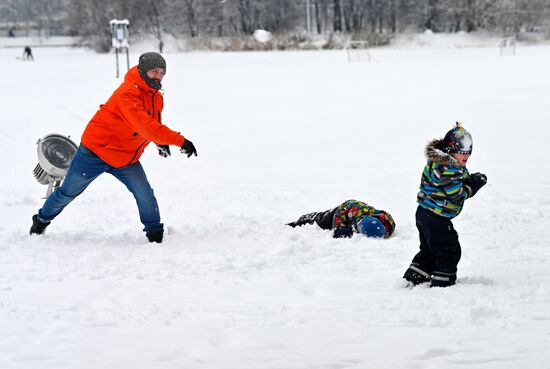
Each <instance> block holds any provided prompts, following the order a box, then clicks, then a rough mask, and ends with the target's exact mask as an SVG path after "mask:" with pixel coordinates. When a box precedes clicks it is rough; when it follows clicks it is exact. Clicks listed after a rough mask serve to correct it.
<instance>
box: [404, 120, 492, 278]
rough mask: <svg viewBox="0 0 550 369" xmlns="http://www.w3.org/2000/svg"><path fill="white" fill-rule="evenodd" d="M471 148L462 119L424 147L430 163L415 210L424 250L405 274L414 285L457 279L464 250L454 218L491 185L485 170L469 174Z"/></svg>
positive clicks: (424, 172)
mask: <svg viewBox="0 0 550 369" xmlns="http://www.w3.org/2000/svg"><path fill="white" fill-rule="evenodd" d="M472 146H473V142H472V136H471V135H470V133H469V132H468V131H466V130H465V129H464V128H463V127H462V126H461V125H460V123H457V124H456V126H455V127H454V128H453V129H451V130H450V131H449V132H447V134H446V135H445V137H444V138H443V139H436V140H432V141H431V142H429V143H428V145H427V146H426V149H425V154H426V158H427V159H428V163H427V164H426V166H425V167H424V170H423V172H422V179H421V183H420V192H419V193H418V197H417V202H418V208H417V210H416V227H417V228H418V233H419V235H420V251H419V252H418V253H417V254H416V256H415V257H414V258H413V260H412V262H411V265H410V266H409V268H408V269H407V271H406V272H405V275H404V276H403V278H405V279H406V280H407V281H408V282H409V283H411V284H412V285H418V284H420V283H425V282H430V284H431V286H432V287H448V286H452V285H453V284H455V282H456V272H457V265H458V262H459V261H460V256H461V249H460V243H459V242H458V234H457V232H456V231H455V229H454V227H453V223H452V222H451V219H453V218H454V217H456V216H457V215H458V214H460V212H461V211H462V207H463V206H464V201H465V200H466V199H469V198H471V197H472V196H474V195H475V194H476V193H477V191H479V189H480V188H481V187H483V186H484V185H485V184H486V183H487V177H486V176H485V175H484V174H481V173H474V174H469V172H468V169H466V162H467V161H468V159H469V158H470V155H471V154H472Z"/></svg>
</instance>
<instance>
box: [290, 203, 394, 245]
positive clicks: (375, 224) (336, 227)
mask: <svg viewBox="0 0 550 369" xmlns="http://www.w3.org/2000/svg"><path fill="white" fill-rule="evenodd" d="M314 223H316V224H317V225H318V226H319V227H321V228H322V229H327V230H333V234H332V237H334V238H347V237H351V236H353V234H354V233H361V234H364V235H365V236H367V237H380V238H388V237H390V236H391V235H392V234H393V231H394V230H395V222H394V220H393V218H392V217H391V215H390V214H389V213H387V212H385V211H384V210H377V209H375V208H373V207H372V206H369V205H367V204H366V203H364V202H362V201H358V200H347V201H345V202H343V203H342V204H340V205H338V206H337V207H335V208H334V209H330V210H326V211H321V212H314V213H309V214H304V215H302V216H301V217H299V218H298V220H296V221H294V222H290V223H288V224H287V225H289V226H291V227H292V228H294V227H301V226H303V225H305V224H314Z"/></svg>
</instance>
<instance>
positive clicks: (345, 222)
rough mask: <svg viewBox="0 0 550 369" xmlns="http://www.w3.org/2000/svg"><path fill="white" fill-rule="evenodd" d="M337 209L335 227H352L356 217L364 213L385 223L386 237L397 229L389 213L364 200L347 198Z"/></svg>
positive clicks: (334, 219) (334, 218) (334, 220)
mask: <svg viewBox="0 0 550 369" xmlns="http://www.w3.org/2000/svg"><path fill="white" fill-rule="evenodd" d="M335 210H336V211H335V213H334V217H333V228H341V227H351V226H352V224H353V222H354V221H355V220H356V219H358V218H360V217H362V216H363V215H369V216H371V217H374V218H378V219H380V220H381V221H382V223H384V227H385V228H386V237H389V236H391V235H392V233H393V231H394V230H395V221H394V220H393V218H392V217H391V215H390V214H389V213H387V212H385V211H384V210H378V209H375V208H373V207H372V206H370V205H367V204H366V203H364V202H362V201H358V200H347V201H344V202H343V203H342V204H340V205H339V206H338V207H337V208H336V209H335Z"/></svg>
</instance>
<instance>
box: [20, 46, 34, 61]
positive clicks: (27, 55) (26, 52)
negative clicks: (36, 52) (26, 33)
mask: <svg viewBox="0 0 550 369" xmlns="http://www.w3.org/2000/svg"><path fill="white" fill-rule="evenodd" d="M23 60H32V61H34V57H33V56H32V50H31V48H30V47H29V46H25V49H24V50H23Z"/></svg>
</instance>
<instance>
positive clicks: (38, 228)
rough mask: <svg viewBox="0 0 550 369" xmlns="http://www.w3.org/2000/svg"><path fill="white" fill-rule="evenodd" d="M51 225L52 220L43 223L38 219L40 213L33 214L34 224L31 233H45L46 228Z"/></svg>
mask: <svg viewBox="0 0 550 369" xmlns="http://www.w3.org/2000/svg"><path fill="white" fill-rule="evenodd" d="M49 225H50V222H47V223H42V222H41V221H40V220H38V214H34V215H33V216H32V226H31V230H30V231H29V234H43V233H44V231H45V230H46V227H48V226H49Z"/></svg>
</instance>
